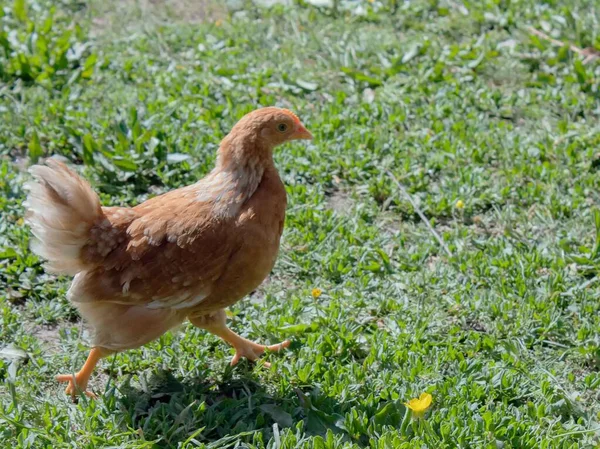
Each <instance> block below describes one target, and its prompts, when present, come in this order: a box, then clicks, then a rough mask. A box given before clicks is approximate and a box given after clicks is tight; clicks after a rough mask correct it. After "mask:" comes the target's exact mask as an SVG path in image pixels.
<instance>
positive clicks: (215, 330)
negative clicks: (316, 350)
mask: <svg viewBox="0 0 600 449" xmlns="http://www.w3.org/2000/svg"><path fill="white" fill-rule="evenodd" d="M189 320H190V322H191V323H192V324H193V325H194V326H196V327H199V328H201V329H205V330H207V331H208V332H210V333H211V334H213V335H216V336H217V337H219V338H221V339H222V340H224V341H226V342H227V343H229V344H230V345H231V346H233V348H234V349H235V355H234V356H233V358H232V359H231V366H234V365H237V363H238V362H239V361H240V359H241V358H242V357H245V358H247V359H248V360H250V361H252V362H253V361H256V360H257V359H258V358H259V357H260V356H261V355H262V354H263V353H264V352H265V351H266V350H268V351H273V352H278V351H281V350H282V349H284V348H287V347H288V346H289V345H290V343H291V342H290V341H289V340H285V341H283V342H281V343H278V344H275V345H270V346H265V345H260V344H258V343H254V342H253V341H250V340H248V339H246V338H244V337H242V336H240V335H238V334H236V333H235V332H233V331H232V330H231V329H229V328H228V327H227V324H226V320H227V317H226V315H225V311H224V310H219V311H218V312H216V313H214V314H211V315H202V316H195V317H189ZM265 366H266V367H267V368H269V367H270V366H271V364H270V363H268V362H265Z"/></svg>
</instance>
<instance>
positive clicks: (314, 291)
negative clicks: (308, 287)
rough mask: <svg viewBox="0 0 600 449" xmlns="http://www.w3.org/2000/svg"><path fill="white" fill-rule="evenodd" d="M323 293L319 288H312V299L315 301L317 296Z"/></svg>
mask: <svg viewBox="0 0 600 449" xmlns="http://www.w3.org/2000/svg"><path fill="white" fill-rule="evenodd" d="M322 293H323V290H321V289H320V288H313V289H312V292H311V294H312V297H313V298H315V299H317V298H318V297H319V296H321V294H322Z"/></svg>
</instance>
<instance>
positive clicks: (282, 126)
mask: <svg viewBox="0 0 600 449" xmlns="http://www.w3.org/2000/svg"><path fill="white" fill-rule="evenodd" d="M287 129H288V126H287V125H286V124H285V123H280V124H279V125H277V131H279V132H280V133H284V132H286V131H287Z"/></svg>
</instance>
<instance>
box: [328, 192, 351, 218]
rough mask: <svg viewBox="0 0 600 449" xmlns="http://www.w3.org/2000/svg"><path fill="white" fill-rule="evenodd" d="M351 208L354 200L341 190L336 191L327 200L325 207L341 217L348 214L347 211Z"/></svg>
mask: <svg viewBox="0 0 600 449" xmlns="http://www.w3.org/2000/svg"><path fill="white" fill-rule="evenodd" d="M353 206H354V200H353V199H352V198H350V195H349V194H348V193H347V192H345V191H343V190H336V191H335V192H333V194H332V195H331V196H329V198H328V199H327V207H328V208H329V209H332V210H334V211H335V212H337V213H338V214H341V215H346V214H348V211H349V210H350V209H352V207H353Z"/></svg>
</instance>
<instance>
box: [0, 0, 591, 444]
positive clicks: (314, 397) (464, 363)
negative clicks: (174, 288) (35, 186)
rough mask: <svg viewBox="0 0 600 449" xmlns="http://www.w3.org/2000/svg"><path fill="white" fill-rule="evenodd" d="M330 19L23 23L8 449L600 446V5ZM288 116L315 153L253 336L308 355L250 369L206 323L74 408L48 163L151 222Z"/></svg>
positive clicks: (466, 5)
mask: <svg viewBox="0 0 600 449" xmlns="http://www.w3.org/2000/svg"><path fill="white" fill-rule="evenodd" d="M265 3H275V2H265ZM315 3H316V2H315ZM319 3H320V4H321V6H316V5H313V4H309V3H304V2H301V1H300V2H297V3H294V4H291V2H290V4H289V5H281V4H276V5H274V6H271V7H264V6H260V7H259V6H255V5H252V4H250V3H245V2H243V1H238V2H234V1H229V2H217V1H214V2H209V1H204V2H203V1H192V0H177V1H172V2H167V1H163V0H157V1H152V0H138V1H135V2H134V1H132V0H131V1H130V0H128V1H118V0H110V1H108V0H107V1H101V0H92V1H90V2H81V1H79V0H54V1H50V0H3V1H2V2H0V5H1V8H2V9H1V10H0V447H6V448H14V449H16V448H101V447H115V448H116V447H118V448H127V449H133V448H182V449H183V448H194V447H203V448H226V447H241V448H267V447H268V448H319V449H321V448H329V449H333V448H373V449H375V448H426V447H427V448H436V449H438V448H458V447H460V448H504V449H508V448H531V449H540V448H565V449H566V448H593V447H596V448H598V447H600V372H599V370H600V299H599V296H600V282H599V278H598V270H600V213H598V212H596V207H597V206H599V205H600V173H599V170H600V58H598V57H596V56H599V55H600V5H599V3H598V0H573V1H568V2H567V1H559V0H546V1H541V0H539V1H534V0H519V1H509V0H485V1H475V0H473V1H467V2H463V1H461V0H455V1H454V0H453V1H451V0H439V1H438V0H413V1H400V0H396V1H395V2H381V1H377V0H375V1H372V2H370V1H366V0H365V1H358V0H356V1H336V2H334V3H335V5H334V6H330V5H327V4H326V3H327V2H319ZM267 105H278V106H282V107H287V108H290V109H292V110H293V111H294V112H296V113H297V114H298V115H299V117H300V118H301V119H302V121H303V122H304V123H305V124H306V126H307V127H308V129H310V130H311V131H312V133H313V134H314V135H315V139H314V141H312V142H311V143H309V144H308V145H307V144H304V143H294V144H288V145H285V146H283V147H280V148H279V149H278V151H277V152H276V154H275V160H276V164H277V166H278V168H279V170H280V173H281V177H282V179H283V181H284V183H285V184H286V188H287V192H288V202H289V204H288V211H287V221H286V228H285V231H284V235H283V239H282V247H281V251H280V254H279V258H278V261H277V263H276V266H275V268H274V269H273V271H272V273H271V276H270V277H269V279H268V280H267V281H265V283H263V285H262V286H261V287H260V288H259V289H258V290H256V291H255V292H254V293H253V294H252V295H251V296H250V297H249V298H247V299H245V300H244V301H242V302H240V303H238V304H237V305H235V306H234V307H232V308H231V311H230V325H231V326H232V328H233V329H234V330H236V331H237V332H239V333H241V334H242V335H244V336H246V337H248V338H251V339H253V340H256V341H259V342H263V343H275V342H279V341H280V340H282V339H285V338H289V339H292V340H293V344H292V346H291V348H290V349H289V350H288V351H287V352H284V353H280V354H268V355H267V356H266V357H265V360H268V361H269V362H271V363H272V366H271V367H270V368H267V367H265V366H264V364H263V363H262V362H259V363H257V364H254V365H252V364H250V363H247V362H243V363H241V364H240V365H238V366H236V367H234V368H231V367H229V366H228V362H229V359H230V357H231V355H232V350H231V349H230V348H229V347H228V346H226V345H225V344H224V343H223V342H222V341H220V340H219V339H218V338H216V337H214V336H212V335H210V334H207V333H205V332H204V331H201V330H199V329H197V328H194V327H192V326H191V325H187V324H186V325H184V326H183V327H182V328H181V329H179V330H178V331H176V332H172V333H169V334H167V335H165V336H164V337H162V338H161V339H160V340H158V341H156V342H154V343H152V344H150V345H148V346H146V347H143V348H140V349H138V350H134V351H129V352H126V353H121V354H118V355H116V356H113V357H110V358H108V359H105V360H104V361H103V362H101V365H100V367H99V369H98V370H97V372H96V374H95V375H94V377H93V381H92V388H93V389H94V390H95V391H96V392H97V393H99V395H100V399H98V400H97V401H93V400H88V399H87V398H84V397H82V398H81V399H80V400H79V401H78V403H77V404H74V403H72V402H71V400H70V398H68V397H66V395H65V394H64V392H63V389H64V385H59V384H58V383H57V382H55V381H54V375H56V374H58V373H62V372H72V371H73V370H76V369H78V368H79V367H80V365H81V364H82V363H83V361H84V359H85V356H86V352H87V343H88V341H89V340H88V338H89V334H88V332H87V329H86V327H85V325H84V323H82V322H81V321H80V319H79V317H78V315H77V313H76V311H75V309H74V308H73V307H72V306H71V305H70V304H69V303H68V301H67V300H66V298H65V293H66V290H67V288H68V286H69V279H68V278H64V277H56V276H53V275H48V274H46V273H45V272H44V270H43V268H42V265H41V261H40V260H38V258H37V257H35V256H34V255H33V254H32V253H31V252H30V251H29V249H28V244H29V235H30V234H29V230H28V229H27V228H26V227H25V226H24V225H23V218H22V217H23V212H24V208H23V204H22V203H23V200H24V198H25V195H26V192H25V191H24V189H23V184H24V182H25V181H26V180H28V179H29V175H28V173H27V171H26V168H27V166H28V165H30V164H32V163H34V162H35V161H36V160H38V159H39V158H43V157H46V156H49V155H56V156H60V157H63V158H66V159H68V160H69V161H70V163H71V164H73V166H74V167H76V169H77V170H78V171H79V172H80V173H81V174H82V175H83V176H85V177H86V178H87V179H89V180H90V182H91V183H92V185H93V186H94V188H95V189H96V190H97V191H98V192H100V193H101V198H102V201H103V202H104V204H106V205H134V204H137V203H139V202H141V201H143V200H145V199H147V198H149V197H151V196H154V195H156V194H159V193H162V192H165V191H168V190H170V189H173V188H176V187H180V186H183V185H186V184H189V183H192V182H195V181H196V180H197V179H199V178H200V177H202V176H204V175H205V174H206V173H207V172H208V171H209V170H210V169H211V167H212V165H213V163H214V159H215V152H216V149H217V148H218V144H219V141H220V140H221V139H222V138H223V137H224V135H226V134H227V132H228V131H229V129H230V128H231V127H232V125H233V124H234V123H235V122H236V121H237V119H239V118H240V117H241V116H242V115H243V114H245V113H246V112H248V111H250V110H252V109H254V108H256V107H259V106H267ZM419 212H421V213H422V214H423V215H424V216H425V217H426V220H427V223H429V224H430V225H431V226H430V227H429V226H427V225H426V222H425V221H423V219H422V218H421V217H420V215H419ZM432 230H433V231H432ZM435 233H437V234H438V235H439V236H440V237H441V239H442V242H441V243H440V241H438V239H437V238H436V236H435ZM423 392H428V393H430V394H431V395H432V397H433V404H432V406H431V408H430V409H429V410H428V411H427V413H426V415H425V417H424V418H423V419H416V417H415V419H413V417H412V416H411V415H410V413H409V412H408V410H407V408H406V406H405V402H407V401H408V400H410V399H411V398H415V397H418V396H419V395H420V394H421V393H423Z"/></svg>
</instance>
